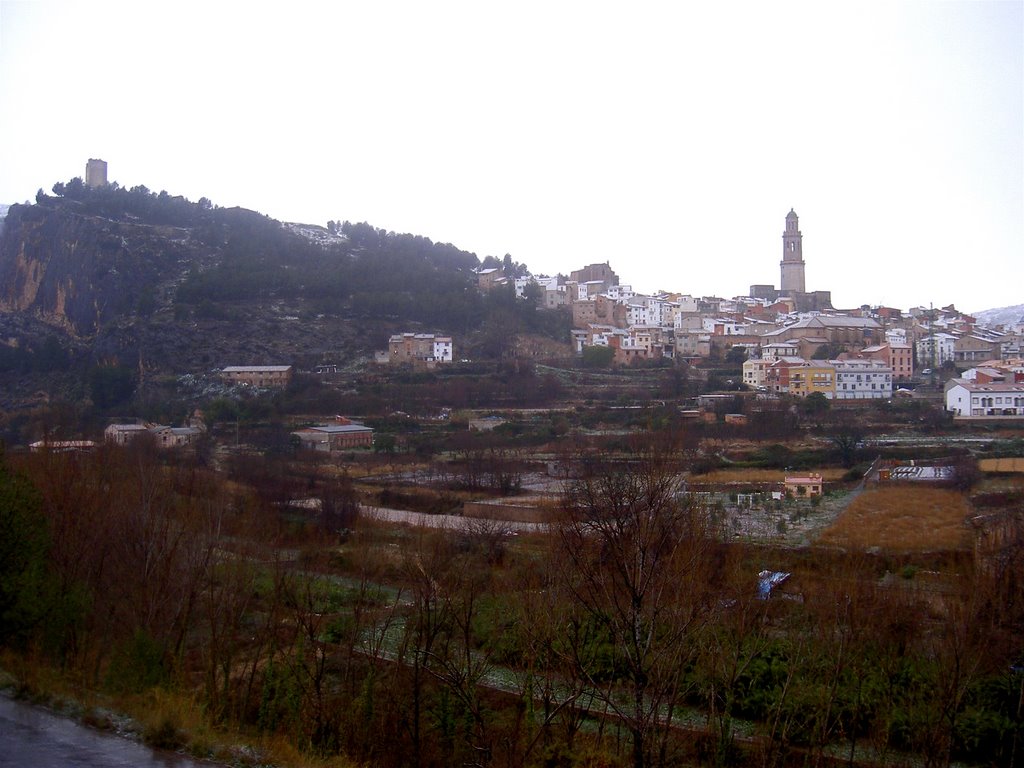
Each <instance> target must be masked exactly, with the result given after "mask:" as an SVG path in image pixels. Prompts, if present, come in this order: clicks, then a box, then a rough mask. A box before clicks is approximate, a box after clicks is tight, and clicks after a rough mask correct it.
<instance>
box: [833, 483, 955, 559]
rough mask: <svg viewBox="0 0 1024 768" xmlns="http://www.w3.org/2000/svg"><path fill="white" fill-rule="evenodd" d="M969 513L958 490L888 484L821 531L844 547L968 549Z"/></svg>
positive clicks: (863, 497) (859, 500)
mask: <svg viewBox="0 0 1024 768" xmlns="http://www.w3.org/2000/svg"><path fill="white" fill-rule="evenodd" d="M970 514H971V507H970V504H968V502H967V499H966V498H965V497H964V496H963V495H962V494H960V493H959V492H957V491H953V490H949V489H945V488H928V487H922V486H909V485H901V486H890V487H882V488H878V489H876V490H869V491H865V492H864V493H862V494H861V495H860V496H858V497H857V498H856V499H854V501H853V503H851V504H850V506H849V507H847V508H846V510H845V511H844V512H843V513H842V514H841V515H840V516H839V517H838V518H837V519H836V521H835V522H834V523H832V525H830V526H829V527H828V528H826V529H825V530H824V532H822V534H821V536H820V537H819V539H818V543H819V544H825V545H829V546H837V547H843V548H844V549H868V548H871V547H877V548H879V549H882V550H884V551H888V552H935V551H941V550H951V549H966V548H968V547H969V546H970V532H969V530H968V528H967V526H966V525H965V524H964V521H965V519H966V518H967V517H968V516H969V515H970Z"/></svg>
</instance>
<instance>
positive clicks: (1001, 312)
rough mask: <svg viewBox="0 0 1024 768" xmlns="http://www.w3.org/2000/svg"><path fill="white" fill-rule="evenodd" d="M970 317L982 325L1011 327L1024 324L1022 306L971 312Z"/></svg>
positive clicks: (1023, 305) (1023, 309)
mask: <svg viewBox="0 0 1024 768" xmlns="http://www.w3.org/2000/svg"><path fill="white" fill-rule="evenodd" d="M970 314H971V316H972V317H975V318H977V319H978V322H979V323H981V324H982V325H988V326H993V325H1012V324H1014V323H1021V322H1024V304H1016V305H1014V306H1012V307H999V308H997V309H983V310H982V311H981V312H971V313H970Z"/></svg>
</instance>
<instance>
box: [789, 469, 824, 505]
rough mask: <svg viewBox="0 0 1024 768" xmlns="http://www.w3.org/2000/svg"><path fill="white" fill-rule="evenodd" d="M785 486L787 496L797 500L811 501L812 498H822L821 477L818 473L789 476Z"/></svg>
mask: <svg viewBox="0 0 1024 768" xmlns="http://www.w3.org/2000/svg"><path fill="white" fill-rule="evenodd" d="M785 486H786V495H787V496H793V497H795V498H797V499H809V498H811V497H812V496H821V492H822V480H821V475H819V474H817V473H816V472H809V473H808V474H806V475H787V476H786V482H785Z"/></svg>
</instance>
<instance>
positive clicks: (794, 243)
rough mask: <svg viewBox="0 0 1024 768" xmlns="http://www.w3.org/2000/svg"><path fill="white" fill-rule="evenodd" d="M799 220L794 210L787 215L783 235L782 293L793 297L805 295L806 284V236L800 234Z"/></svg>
mask: <svg viewBox="0 0 1024 768" xmlns="http://www.w3.org/2000/svg"><path fill="white" fill-rule="evenodd" d="M799 224H800V222H799V219H798V218H797V215H796V213H795V212H794V211H793V209H792V208H790V209H789V213H787V214H786V231H785V232H783V233H782V262H781V265H780V266H781V267H782V282H781V283H780V286H779V287H780V289H781V293H782V294H784V295H789V296H792V295H794V294H797V293H805V292H806V287H805V283H804V236H803V235H802V234H801V232H800V228H799Z"/></svg>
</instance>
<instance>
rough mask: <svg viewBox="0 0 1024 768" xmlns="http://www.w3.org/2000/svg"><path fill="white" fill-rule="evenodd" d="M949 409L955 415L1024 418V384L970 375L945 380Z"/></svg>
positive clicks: (961, 416)
mask: <svg viewBox="0 0 1024 768" xmlns="http://www.w3.org/2000/svg"><path fill="white" fill-rule="evenodd" d="M945 393H946V398H945V399H946V410H947V411H951V412H952V413H953V418H960V419H967V418H997V419H1020V418H1024V384H1018V383H1016V382H1013V381H990V382H986V383H984V384H979V383H977V382H976V381H968V380H967V379H950V380H949V381H948V382H946V390H945Z"/></svg>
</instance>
